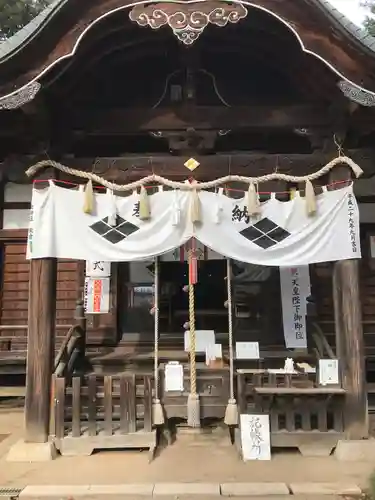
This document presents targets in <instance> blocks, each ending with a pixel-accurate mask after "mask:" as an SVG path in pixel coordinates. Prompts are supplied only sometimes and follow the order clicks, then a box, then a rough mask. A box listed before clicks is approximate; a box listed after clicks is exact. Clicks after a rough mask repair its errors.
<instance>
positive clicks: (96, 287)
mask: <svg viewBox="0 0 375 500" xmlns="http://www.w3.org/2000/svg"><path fill="white" fill-rule="evenodd" d="M85 312H86V314H105V313H108V312H109V278H86V279H85Z"/></svg>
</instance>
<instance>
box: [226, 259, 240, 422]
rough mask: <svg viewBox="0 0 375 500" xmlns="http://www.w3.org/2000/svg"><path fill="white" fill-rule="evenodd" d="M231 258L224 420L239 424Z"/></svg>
mask: <svg viewBox="0 0 375 500" xmlns="http://www.w3.org/2000/svg"><path fill="white" fill-rule="evenodd" d="M231 271H232V270H231V265H230V259H227V294H228V295H227V297H228V299H227V306H228V342H229V401H228V405H227V408H226V410H225V418H224V422H225V423H226V424H227V425H237V424H238V409H237V402H236V400H235V397H234V366H233V309H232V275H231Z"/></svg>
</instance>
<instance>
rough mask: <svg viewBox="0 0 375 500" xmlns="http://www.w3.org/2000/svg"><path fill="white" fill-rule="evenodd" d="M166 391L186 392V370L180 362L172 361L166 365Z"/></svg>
mask: <svg viewBox="0 0 375 500" xmlns="http://www.w3.org/2000/svg"><path fill="white" fill-rule="evenodd" d="M164 389H165V391H166V392H173V391H178V392H181V391H183V390H184V369H183V366H182V365H181V364H180V363H179V362H178V361H170V362H169V363H167V364H166V365H165V369H164Z"/></svg>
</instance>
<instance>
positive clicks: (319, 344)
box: [311, 322, 336, 359]
mask: <svg viewBox="0 0 375 500" xmlns="http://www.w3.org/2000/svg"><path fill="white" fill-rule="evenodd" d="M311 326H312V329H313V333H312V337H313V340H314V342H315V346H316V348H315V349H314V350H315V352H316V354H317V358H318V359H322V358H325V357H328V358H330V359H335V358H336V356H335V353H334V352H333V349H332V347H331V346H330V345H329V343H328V340H327V338H326V336H325V335H324V332H323V330H322V329H321V328H320V326H319V325H318V324H317V323H315V322H312V323H311Z"/></svg>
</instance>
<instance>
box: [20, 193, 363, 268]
mask: <svg viewBox="0 0 375 500" xmlns="http://www.w3.org/2000/svg"><path fill="white" fill-rule="evenodd" d="M192 196H193V195H192V193H191V192H186V191H182V192H181V191H178V192H177V193H175V192H173V191H164V192H158V193H156V194H153V195H151V196H149V200H150V205H151V218H150V220H148V221H141V220H139V217H138V215H137V206H138V205H137V204H138V202H139V197H138V195H137V194H132V195H131V196H129V197H116V196H115V197H111V196H108V195H107V194H96V195H95V213H94V214H93V215H87V214H85V213H84V212H83V210H82V207H83V193H82V192H79V191H76V190H70V189H65V188H62V187H58V186H56V185H53V184H52V185H50V186H49V187H48V188H46V189H43V190H34V191H33V199H32V211H31V221H30V230H29V243H28V253H27V255H28V258H44V257H58V258H67V259H82V260H89V261H94V260H104V261H112V262H114V261H137V260H144V259H150V258H152V257H154V256H156V255H162V254H166V253H168V252H171V251H172V250H174V249H176V248H178V247H180V246H181V245H183V244H185V243H186V242H187V241H188V240H189V239H190V238H192V237H195V238H196V239H197V240H198V241H200V243H201V244H203V245H205V246H206V247H207V248H209V249H211V250H212V251H214V252H216V253H218V254H221V255H224V256H225V257H229V258H231V259H234V260H237V261H240V262H245V263H249V264H256V265H261V266H280V267H292V266H300V265H307V264H312V263H316V262H325V261H334V260H343V259H351V258H359V257H360V256H361V252H360V243H359V241H360V240H359V216H358V207H357V203H356V200H355V197H354V195H353V191H352V187H351V186H350V187H346V188H343V189H340V190H337V191H330V192H324V193H323V194H321V195H320V196H318V197H317V206H318V210H317V214H316V215H315V216H308V215H307V214H306V207H305V201H304V199H303V198H300V197H299V196H296V197H295V198H294V199H293V200H291V201H288V202H281V201H278V200H277V199H275V197H272V198H271V199H270V200H269V201H267V202H265V203H263V204H262V209H261V215H259V216H257V217H256V218H251V217H249V216H248V214H247V210H246V204H245V202H246V197H245V198H243V199H239V200H238V199H237V200H235V199H232V198H228V197H227V196H225V195H221V194H215V193H211V192H206V191H203V192H200V193H199V198H200V202H201V219H202V220H201V222H200V223H198V224H192V222H191V220H190V203H191V198H192ZM114 206H115V208H116V213H117V220H116V224H115V226H114V227H111V226H109V225H108V216H109V215H110V214H111V213H113V210H114ZM176 210H177V211H178V213H179V217H178V221H177V220H176ZM177 222H178V223H177Z"/></svg>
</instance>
